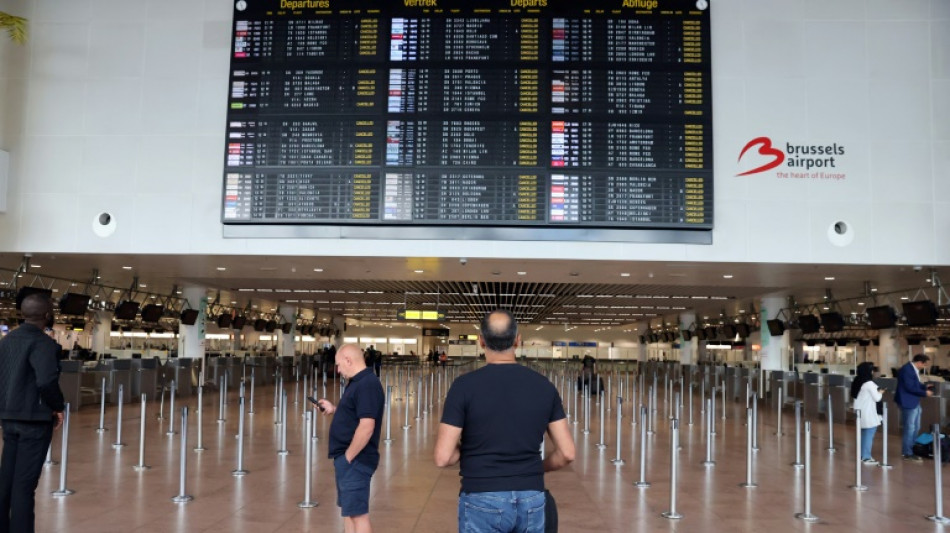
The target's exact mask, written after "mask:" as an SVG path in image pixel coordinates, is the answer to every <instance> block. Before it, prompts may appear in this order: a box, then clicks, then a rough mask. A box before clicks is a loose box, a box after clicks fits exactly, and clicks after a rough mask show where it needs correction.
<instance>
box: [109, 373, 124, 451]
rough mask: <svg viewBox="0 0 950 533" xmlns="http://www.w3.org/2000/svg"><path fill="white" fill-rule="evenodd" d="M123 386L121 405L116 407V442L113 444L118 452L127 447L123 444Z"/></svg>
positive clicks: (120, 394)
mask: <svg viewBox="0 0 950 533" xmlns="http://www.w3.org/2000/svg"><path fill="white" fill-rule="evenodd" d="M123 392H124V391H123V390H122V385H119V404H118V405H117V406H116V410H115V442H113V443H112V447H113V448H115V449H116V450H118V449H120V448H124V447H125V443H124V442H122V394H123Z"/></svg>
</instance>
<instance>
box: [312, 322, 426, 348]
mask: <svg viewBox="0 0 950 533" xmlns="http://www.w3.org/2000/svg"><path fill="white" fill-rule="evenodd" d="M331 321H332V323H333V327H334V328H336V330H337V331H339V332H340V334H339V335H337V336H336V337H332V342H333V345H334V346H336V347H337V348H339V347H340V346H342V345H343V336H344V335H346V332H345V331H344V330H346V317H343V316H338V315H334V316H333V318H332V319H331ZM406 353H409V352H406ZM400 355H406V354H403V353H401V354H400Z"/></svg>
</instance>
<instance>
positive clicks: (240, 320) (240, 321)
mask: <svg viewBox="0 0 950 533" xmlns="http://www.w3.org/2000/svg"><path fill="white" fill-rule="evenodd" d="M218 320H221V317H218ZM246 324H247V317H246V316H243V315H242V316H236V317H234V320H232V321H231V328H232V329H237V330H241V329H244V326H245V325H246Z"/></svg>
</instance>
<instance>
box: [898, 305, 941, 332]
mask: <svg viewBox="0 0 950 533" xmlns="http://www.w3.org/2000/svg"><path fill="white" fill-rule="evenodd" d="M903 307H904V318H906V319H907V325H908V326H935V325H937V316H938V314H939V313H938V311H937V306H936V305H934V303H933V302H931V301H930V300H920V301H917V302H904V305H903Z"/></svg>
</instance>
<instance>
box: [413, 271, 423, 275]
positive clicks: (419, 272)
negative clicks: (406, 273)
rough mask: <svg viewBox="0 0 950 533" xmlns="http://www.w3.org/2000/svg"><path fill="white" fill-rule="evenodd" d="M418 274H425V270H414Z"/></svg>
mask: <svg viewBox="0 0 950 533" xmlns="http://www.w3.org/2000/svg"><path fill="white" fill-rule="evenodd" d="M413 272H415V273H416V274H424V273H425V270H413Z"/></svg>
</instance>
